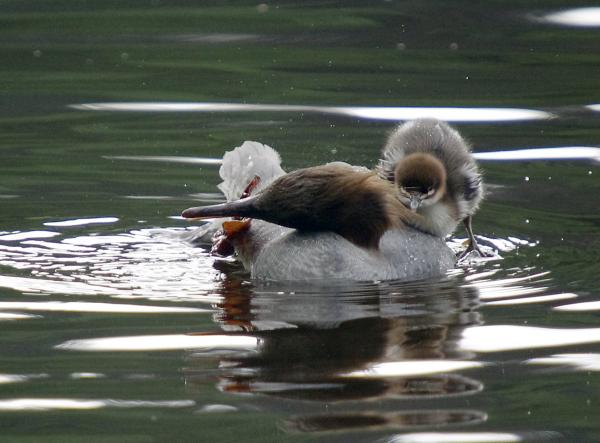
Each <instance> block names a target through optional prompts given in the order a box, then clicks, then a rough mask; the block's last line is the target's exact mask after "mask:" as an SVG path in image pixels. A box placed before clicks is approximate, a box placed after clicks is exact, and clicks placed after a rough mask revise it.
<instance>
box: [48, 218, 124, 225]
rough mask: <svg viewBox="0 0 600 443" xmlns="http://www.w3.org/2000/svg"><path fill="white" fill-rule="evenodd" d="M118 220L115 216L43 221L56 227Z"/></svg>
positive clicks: (106, 222)
mask: <svg viewBox="0 0 600 443" xmlns="http://www.w3.org/2000/svg"><path fill="white" fill-rule="evenodd" d="M118 221H119V219H118V218H117V217H97V218H75V219H71V220H63V221H56V222H46V223H44V226H58V227H71V226H86V225H98V224H108V223H116V222H118Z"/></svg>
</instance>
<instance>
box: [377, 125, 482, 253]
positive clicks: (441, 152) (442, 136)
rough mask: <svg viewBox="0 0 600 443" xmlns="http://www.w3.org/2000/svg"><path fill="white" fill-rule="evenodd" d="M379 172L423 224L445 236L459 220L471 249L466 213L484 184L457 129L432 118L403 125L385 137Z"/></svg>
mask: <svg viewBox="0 0 600 443" xmlns="http://www.w3.org/2000/svg"><path fill="white" fill-rule="evenodd" d="M378 171H379V173H380V175H381V176H382V177H384V178H387V179H388V180H390V181H394V182H395V183H396V185H397V187H398V190H399V193H400V199H401V200H402V201H403V203H404V204H405V205H406V206H407V207H409V208H411V209H412V210H414V211H416V212H418V213H420V214H421V215H423V217H424V219H425V222H426V223H425V225H424V226H422V228H424V229H426V230H428V231H429V232H432V233H433V234H435V235H438V236H440V237H446V236H447V235H449V234H451V233H452V232H453V231H454V230H455V229H456V226H457V225H458V223H460V222H461V221H463V222H464V223H465V227H466V228H467V232H468V234H469V238H470V240H471V241H472V246H474V247H476V245H475V239H474V237H473V233H472V230H471V217H472V215H473V214H474V213H475V212H476V211H477V209H478V207H479V204H480V202H481V200H482V198H483V183H482V179H481V174H480V173H479V169H478V167H477V163H476V162H475V159H474V158H473V156H472V154H471V150H470V148H469V146H468V144H467V143H466V142H465V140H464V139H463V138H462V137H461V135H460V134H459V133H458V131H456V130H454V129H453V128H451V127H450V126H449V125H448V124H446V123H444V122H441V121H439V120H435V119H419V120H414V121H410V122H407V123H404V124H402V125H400V126H399V127H398V128H397V129H396V130H395V131H394V132H393V133H392V134H391V135H390V137H389V139H388V141H387V143H386V145H385V147H384V149H383V155H382V159H381V161H380V164H379V166H378Z"/></svg>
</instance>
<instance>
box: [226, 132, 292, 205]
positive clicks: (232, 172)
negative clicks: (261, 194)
mask: <svg viewBox="0 0 600 443" xmlns="http://www.w3.org/2000/svg"><path fill="white" fill-rule="evenodd" d="M283 174H285V171H284V170H283V169H282V168H281V157H280V156H279V154H278V153H277V151H275V150H274V149H273V148H271V147H270V146H267V145H264V144H262V143H258V142H253V141H245V142H244V143H243V144H242V145H241V146H238V147H237V148H235V149H234V150H233V151H229V152H226V153H225V155H224V156H223V163H222V164H221V169H219V175H220V176H221V178H222V179H223V182H221V183H220V184H219V185H218V188H219V189H220V190H221V192H222V193H223V194H224V195H225V198H226V199H227V201H228V202H230V201H234V200H237V199H239V198H240V197H241V196H242V193H243V192H244V190H245V189H246V188H247V186H248V184H249V183H250V182H251V181H252V180H253V179H254V178H255V177H259V178H260V182H259V183H258V185H257V186H256V188H255V189H254V192H258V191H260V190H261V189H263V188H264V187H265V186H267V185H268V184H269V183H271V182H272V181H273V180H275V179H276V178H277V177H279V176H281V175H283Z"/></svg>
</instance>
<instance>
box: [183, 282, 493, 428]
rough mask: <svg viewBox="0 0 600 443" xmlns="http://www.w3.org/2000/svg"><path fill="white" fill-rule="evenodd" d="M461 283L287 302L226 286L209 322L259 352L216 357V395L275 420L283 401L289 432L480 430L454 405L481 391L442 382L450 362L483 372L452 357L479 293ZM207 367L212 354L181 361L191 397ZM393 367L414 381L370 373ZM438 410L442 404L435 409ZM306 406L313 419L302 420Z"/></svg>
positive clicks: (388, 286)
mask: <svg viewBox="0 0 600 443" xmlns="http://www.w3.org/2000/svg"><path fill="white" fill-rule="evenodd" d="M460 283H461V282H460V279H458V278H453V279H443V280H439V281H434V282H413V283H389V282H387V283H385V284H382V283H379V284H376V283H373V284H363V285H356V284H354V285H353V286H344V285H341V284H340V285H339V286H336V287H335V288H332V287H331V286H328V287H318V286H317V285H314V284H311V285H306V286H303V287H302V288H299V287H298V286H297V285H296V286H295V287H294V292H290V291H289V287H287V288H286V287H285V286H283V284H264V285H261V286H256V285H254V286H253V285H251V284H249V283H247V282H244V281H243V280H241V279H237V278H235V277H225V279H224V281H223V282H222V295H223V301H222V302H221V303H219V304H218V305H217V307H218V309H219V311H218V313H216V314H215V321H216V322H217V323H218V324H219V325H220V326H221V328H222V329H224V330H226V331H228V333H230V334H232V335H237V334H243V335H249V334H250V335H253V336H255V337H256V338H258V340H259V343H260V345H259V346H258V349H257V351H256V352H244V353H227V354H226V355H224V356H221V358H220V360H219V372H218V381H217V388H218V389H219V390H221V391H222V392H227V393H231V394H236V395H239V394H244V395H249V394H251V395H260V396H261V399H262V400H264V401H266V403H267V404H270V403H271V402H274V403H275V404H273V405H272V408H273V410H274V411H279V410H281V409H282V407H281V402H285V403H286V407H285V409H286V410H287V411H290V412H291V414H292V415H291V416H289V417H288V418H287V419H286V420H285V427H286V428H287V429H289V430H296V431H305V432H309V431H310V432H315V431H343V430H357V429H364V430H373V429H387V428H392V429H404V428H406V429H412V428H421V427H429V426H436V427H439V426H443V425H450V424H465V423H473V422H481V421H485V419H486V414H485V413H484V412H481V411H476V410H470V409H468V408H464V407H460V405H461V406H464V405H465V403H464V402H461V398H462V396H465V395H469V394H474V393H477V392H479V391H480V390H481V389H482V388H483V386H482V383H481V382H479V381H478V380H475V379H472V378H470V377H467V376H464V375H458V374H456V373H451V372H452V370H453V368H454V369H455V368H456V367H457V366H456V365H455V364H456V363H459V366H458V368H460V367H464V368H469V367H477V366H481V364H480V363H479V362H476V361H472V360H471V358H472V355H467V353H465V352H464V351H461V350H459V349H458V348H457V347H456V342H457V340H458V339H459V337H460V336H461V332H462V330H463V329H464V328H465V327H467V326H472V325H476V324H479V323H480V315H479V313H478V312H477V311H476V308H477V306H478V305H479V300H478V296H477V290H476V289H475V288H468V287H464V286H461V285H460ZM204 334H205V333H204ZM218 334H223V332H222V331H219V332H218ZM207 357H214V354H210V353H204V352H191V353H190V354H189V356H188V359H187V360H188V362H189V366H188V367H187V368H186V369H185V370H184V373H185V378H186V384H187V386H188V387H189V388H190V389H192V390H193V389H194V386H196V389H201V388H202V386H204V385H206V383H209V382H211V381H212V380H214V372H211V373H207V372H206V370H205V369H203V366H204V365H203V360H204V359H206V358H207ZM195 363H196V364H195ZM415 363H417V365H416V366H414V364H415ZM403 364H409V365H411V367H413V368H417V370H416V371H415V370H414V369H413V370H410V369H409V370H408V371H407V370H405V369H404V370H403V369H400V370H398V371H396V372H394V370H392V372H391V373H390V372H389V371H388V372H387V373H385V374H383V373H382V374H378V373H377V371H376V370H375V369H374V368H377V367H378V366H381V365H388V366H392V367H395V365H398V367H399V368H402V365H403ZM453 365H454V366H453ZM195 366H196V368H195ZM453 398H458V399H457V400H455V401H454V403H453V402H452V400H451V399H453ZM442 399H448V400H447V401H446V400H443V401H444V407H440V401H441V400H442ZM428 400H434V402H435V404H432V403H431V401H429V402H428ZM264 401H261V405H264V404H265V403H264ZM306 402H309V403H308V405H309V409H310V408H311V405H312V407H314V410H309V411H308V412H307V407H306V405H307V403H306ZM301 405H303V406H301ZM324 405H325V407H326V410H327V411H326V412H323V406H324ZM453 405H459V407H456V408H455V407H452V406H453ZM268 408H270V407H268ZM295 409H298V411H297V412H295Z"/></svg>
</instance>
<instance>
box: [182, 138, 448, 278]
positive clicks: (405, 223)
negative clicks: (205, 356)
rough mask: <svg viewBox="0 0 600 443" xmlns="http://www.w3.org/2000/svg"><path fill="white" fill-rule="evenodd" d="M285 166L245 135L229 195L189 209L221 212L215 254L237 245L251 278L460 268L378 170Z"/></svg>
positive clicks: (227, 177)
mask: <svg viewBox="0 0 600 443" xmlns="http://www.w3.org/2000/svg"><path fill="white" fill-rule="evenodd" d="M280 164H281V159H280V157H279V155H278V153H277V152H276V151H275V150H274V149H273V148H271V147H269V146H267V145H263V144H261V143H258V142H252V141H246V142H244V143H243V144H242V145H241V146H239V147H237V148H235V149H234V150H233V151H230V152H228V153H226V154H225V155H224V157H223V163H222V165H221V168H220V170H219V174H220V176H221V178H222V179H223V182H222V183H221V184H220V185H219V189H221V190H222V191H223V193H224V194H225V197H226V199H227V202H226V203H223V204H218V205H210V206H200V207H191V208H188V209H186V210H184V211H183V212H182V217H183V218H185V219H190V220H194V219H198V218H201V219H206V218H216V220H214V221H213V222H211V223H212V224H211V225H210V226H214V225H215V223H216V225H217V226H218V227H219V229H218V230H217V232H216V233H215V234H214V236H213V248H212V252H213V253H216V254H217V255H219V253H222V252H224V251H225V252H226V253H229V252H231V251H234V252H235V257H236V258H237V259H238V260H239V261H240V262H241V263H242V265H243V266H244V268H245V269H246V270H247V271H249V272H250V275H251V277H252V278H254V279H258V280H278V281H284V280H302V281H306V280H320V281H323V280H329V281H332V280H340V279H341V280H356V281H373V280H395V279H402V280H414V279H421V278H430V277H433V276H443V275H444V274H445V273H446V272H447V271H448V270H449V269H451V268H453V267H454V265H455V263H456V258H455V256H454V253H453V252H452V250H451V249H450V248H449V247H448V246H447V245H446V244H445V242H444V241H443V239H441V238H440V237H439V236H435V235H431V234H430V233H428V232H424V231H423V230H421V229H420V228H419V226H420V225H423V224H424V221H422V220H421V218H422V216H421V215H420V214H418V213H414V212H413V211H411V210H410V209H408V208H407V207H406V206H405V205H404V204H402V202H401V201H400V200H399V199H398V192H397V189H396V186H395V185H394V184H393V183H391V182H389V181H388V180H382V179H381V177H379V176H378V174H377V172H376V171H369V170H368V169H366V168H363V167H356V166H352V165H349V164H347V163H343V162H333V163H329V164H326V165H320V166H315V167H310V168H302V169H299V170H296V171H292V172H289V173H286V172H285V171H284V170H283V169H282V168H281V166H280ZM240 197H244V198H240ZM206 231H207V230H206V228H204V230H203V235H205V233H206Z"/></svg>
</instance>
